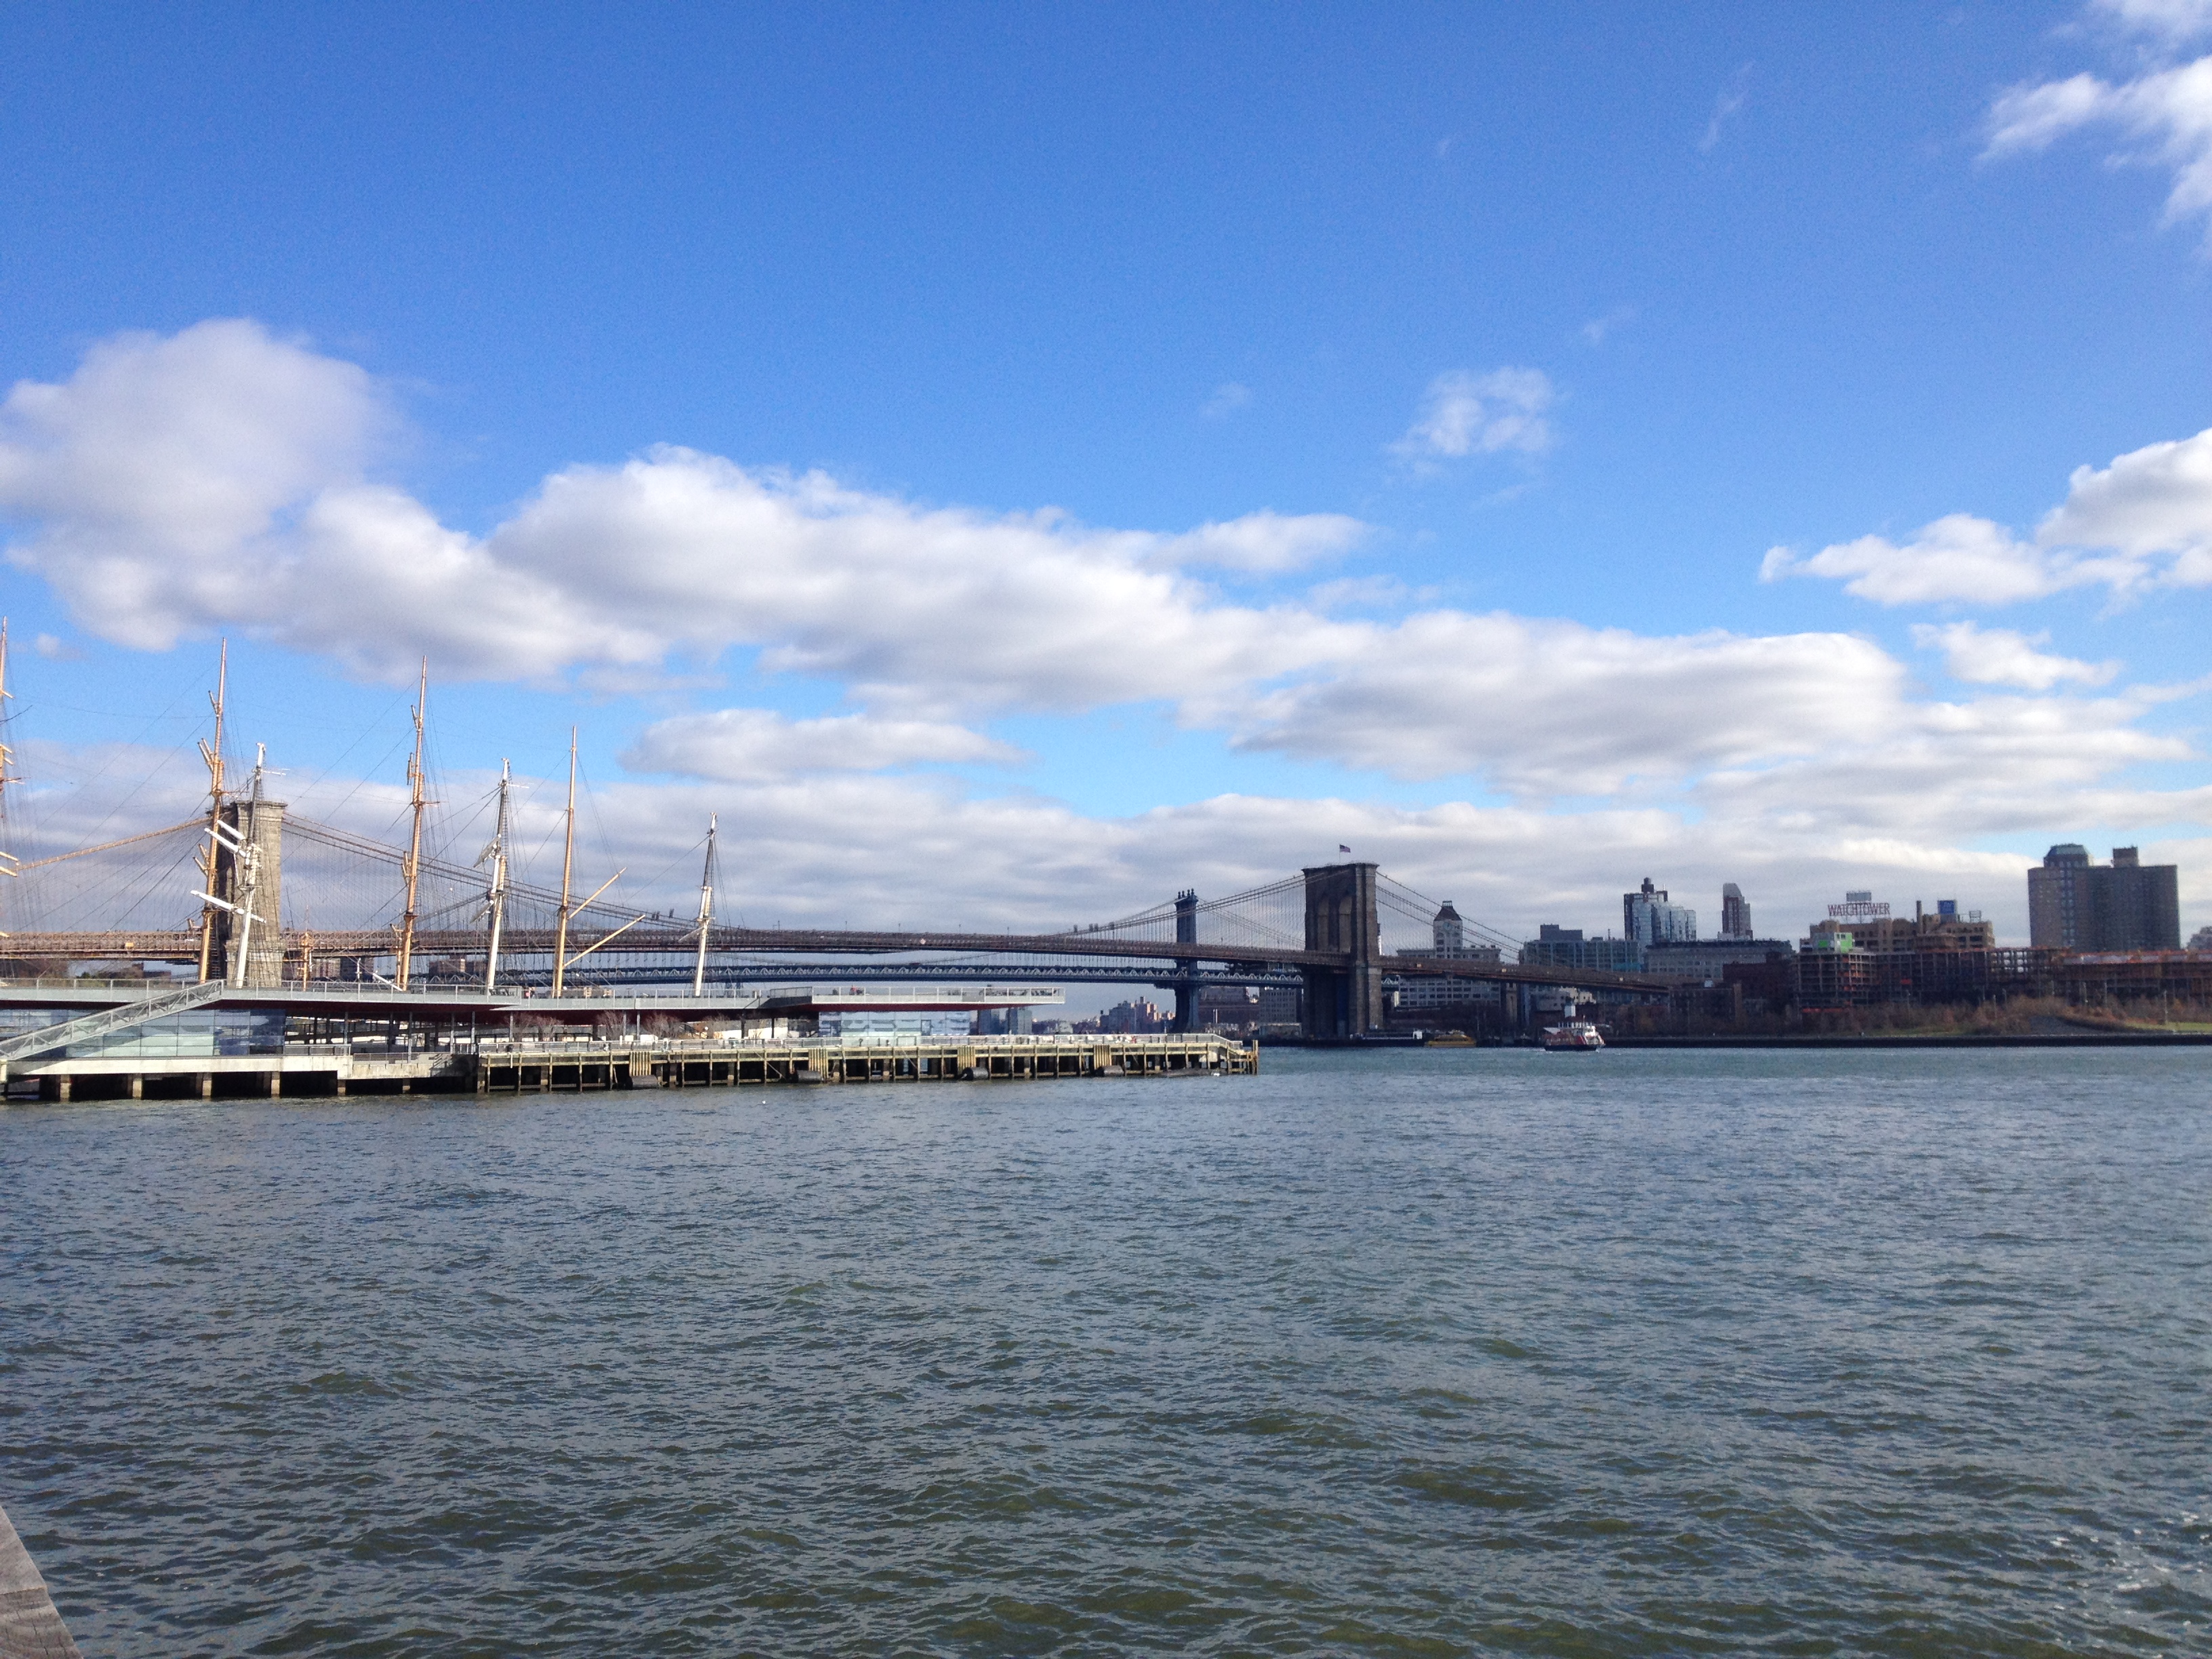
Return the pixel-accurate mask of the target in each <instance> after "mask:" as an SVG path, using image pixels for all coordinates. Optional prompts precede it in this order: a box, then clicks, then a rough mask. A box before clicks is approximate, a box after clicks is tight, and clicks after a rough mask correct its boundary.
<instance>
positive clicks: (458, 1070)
mask: <svg viewBox="0 0 2212 1659" xmlns="http://www.w3.org/2000/svg"><path fill="white" fill-rule="evenodd" d="M1259 1069H1260V1054H1259V1049H1258V1048H1257V1046H1256V1045H1255V1044H1251V1043H1246V1042H1237V1041H1236V1040H1235V1039H1233V1038H1230V1037H1223V1036H1214V1035H1212V1034H1210V1033H1204V1032H1194V1033H1191V1034H1188V1035H1170V1036H1114V1035H1098V1036H1091V1035H1085V1036H985V1037H977V1036H963V1037H935V1038H932V1037H925V1038H921V1039H920V1040H918V1041H917V1040H911V1039H909V1040H905V1041H898V1042H883V1041H880V1040H877V1041H869V1040H866V1039H852V1040H840V1039H837V1038H834V1037H828V1038H824V1037H792V1038H776V1039H754V1040H750V1041H747V1042H553V1043H538V1044H519V1045H514V1046H511V1047H510V1046H507V1045H504V1044H500V1045H489V1044H488V1045H485V1046H484V1047H482V1048H477V1049H474V1050H468V1049H433V1050H428V1051H425V1052H422V1053H419V1054H374V1055H369V1054H353V1053H349V1052H347V1051H346V1050H345V1049H343V1048H340V1047H337V1046H295V1047H288V1048H286V1049H285V1051H284V1052H283V1054H275V1053H271V1054H236V1055H212V1054H180V1055H173V1056H155V1055H150V1054H118V1055H113V1056H103V1057H100V1058H84V1059H76V1060H70V1059H60V1058H56V1059H52V1060H33V1061H30V1062H27V1063H24V1062H18V1063H16V1064H15V1065H14V1066H11V1067H9V1070H8V1072H7V1073H6V1076H7V1081H8V1085H9V1091H10V1093H11V1094H15V1093H16V1091H23V1092H25V1093H27V1091H28V1090H29V1089H30V1088H32V1087H33V1086H34V1087H35V1088H36V1090H37V1091H38V1097H39V1098H40V1099H41V1100H52V1101H68V1100H90V1099H128V1100H143V1099H148V1098H165V1097H166V1098H191V1097H198V1098H199V1099H202V1100H208V1099H212V1098H214V1097H217V1096H261V1097H279V1096H284V1095H308V1096H313V1095H325V1096H328V1095H347V1094H352V1093H356V1092H360V1093H378V1094H391V1093H398V1094H418V1093H419V1094H469V1093H475V1094H479V1095H490V1094H523V1093H537V1092H544V1091H577V1090H596V1089H638V1088H652V1087H659V1088H669V1089H675V1088H702V1087H718V1086H727V1085H752V1084H761V1085H768V1084H819V1083H950V1082H961V1081H973V1082H992V1081H997V1082H1034V1081H1040V1080H1042V1079H1048V1078H1101V1077H1194V1076H1215V1077H1228V1076H1241V1075H1249V1074H1250V1073H1255V1072H1257V1071H1258V1070H1259ZM18 1097H21V1096H20V1095H18Z"/></svg>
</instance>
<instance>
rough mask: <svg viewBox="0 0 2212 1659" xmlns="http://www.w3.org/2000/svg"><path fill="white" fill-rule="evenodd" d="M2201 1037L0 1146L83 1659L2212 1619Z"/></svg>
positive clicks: (44, 1523) (43, 1137) (1306, 1646)
mask: <svg viewBox="0 0 2212 1659" xmlns="http://www.w3.org/2000/svg"><path fill="white" fill-rule="evenodd" d="M2208 1079H2212V1051H2205V1050H2197V1051H2193V1052H2191V1051H2185V1052H2179V1053H2160V1054H2137V1053H2122V1052H2116V1051H2112V1050H2103V1051H2097V1052H2093V1053H2088V1054H2056V1055H2054V1054H2049V1053H2047V1052H2043V1051H2034V1050H2028V1051H2021V1050H2008V1051H2001V1052H1995V1053H1990V1052H1984V1053H1975V1054H1941V1053H1937V1054H1929V1053H1926V1052H1906V1053H1897V1054H1838V1053H1835V1052H1833V1051H1824V1052H1820V1053H1814V1054H1772V1053H1765V1054H1631V1053H1626V1052H1619V1051H1616V1052H1613V1053H1609V1054H1602V1055H1598V1056H1594V1057H1580V1056H1546V1055H1541V1054H1521V1053H1504V1052H1497V1051H1481V1052H1468V1051H1459V1052H1436V1053H1427V1054H1383V1055H1367V1056H1344V1055H1337V1054H1277V1053H1273V1052H1271V1053H1270V1054H1269V1055H1268V1068H1267V1073H1266V1074H1265V1075H1262V1076H1261V1077H1259V1078H1256V1079H1225V1080H1201V1081H1190V1082H1163V1081H1139V1080H1134V1079H1132V1080H1127V1081H1080V1082H1078V1081H1070V1082H1066V1083H1056V1084H1035V1085H1031V1084H1015V1085H1008V1084H1001V1085H951V1084H945V1085H937V1084H920V1085H897V1086H882V1085H878V1086H872V1087H847V1088H824V1089H814V1090H809V1091H795V1090H778V1091H760V1090H757V1089H756V1090H753V1091H746V1092H735V1091H691V1092H689V1093H660V1092H649V1093H638V1094H630V1095H586V1096H580V1097H576V1096H571V1097H530V1098H528V1099H526V1100H523V1101H521V1102H520V1103H494V1104H491V1105H482V1104H478V1103H476V1102H475V1101H473V1100H468V1101H412V1102H410V1101H400V1100H386V1101H365V1100H361V1099H355V1100H352V1101H349V1102H348V1101H325V1102H308V1101H287V1102H276V1103H246V1102H225V1103H214V1104H212V1105H203V1104H200V1103H143V1104H127V1103H115V1104H108V1105H85V1106H75V1107H32V1108H16V1109H11V1110H9V1111H7V1112H6V1113H5V1114H4V1115H0V1217H4V1221H5V1228H4V1233H0V1238H4V1245H0V1248H4V1250H5V1252H6V1261H5V1266H6V1273H5V1277H4V1281H0V1502H4V1503H5V1504H6V1506H7V1508H8V1510H9V1513H10V1514H11V1516H13V1517H14V1519H15V1523H16V1525H17V1527H18V1528H20V1529H21V1532H22V1534H24V1537H25V1540H26V1541H27V1543H28V1544H29V1545H30V1547H31V1548H32V1550H33V1553H34V1554H35V1555H36V1557H37V1558H38V1559H39V1561H40V1565H41V1566H42V1567H43V1569H44V1570H45V1572H46V1577H47V1579H48V1581H49V1582H50V1583H52V1585H53V1587H54V1589H55V1593H56V1599H57V1600H58V1602H59V1603H60V1605H61V1607H62V1609H63V1611H64V1614H65V1615H66V1616H67V1617H68V1619H69V1620H70V1624H71V1626H72V1627H73V1628H74V1629H75V1631H76V1633H77V1636H78V1638H79V1640H80V1641H81V1642H82V1644H84V1646H85V1648H86V1649H87V1650H88V1653H91V1654H93V1655H94V1656H111V1659H120V1656H140V1655H143V1656H154V1655H173V1654H190V1653H256V1654H276V1653H313V1654H343V1655H371V1654H374V1655H396V1654H408V1655H433V1654H435V1655H451V1654H487V1655H489V1654H555V1653H558V1654H574V1655H586V1654H590V1655H613V1654H622V1655H630V1654H641V1655H653V1654H692V1653H699V1654H709V1653H711V1654H724V1653H737V1652H748V1651H750V1652H760V1653H773V1654H796V1653H831V1652H836V1653H861V1652H886V1653H890V1652H896V1653H916V1654H930V1653H942V1654H1001V1653H1003V1654H1017V1653H1054V1652H1066V1653H1114V1652H1132V1653H1133V1652H1157V1651H1172V1650H1188V1651H1194V1652H1206V1653H1224V1654H1230V1653H1237V1654H1291V1653H1330V1654H1334V1653H1348V1652H1362V1651H1371V1652H1381V1653H1391V1654H1456V1653H1490V1652H1499V1653H1528V1654H1562V1655H1566V1654H1577V1655H1579V1654H1590V1655H1612V1654H1622V1655H1626V1654H1662V1653H1663V1654H1684V1653H1729V1652H1747V1651H1759V1652H1774V1653H1789V1654H1820V1653H1838V1652H1844V1653H1881V1654H1928V1655H1935V1654H1957V1653H1989V1654H2036V1655H2041V1654H2057V1653H2101V1652H2138V1651H2159V1650H2178V1651H2187V1650H2197V1651H2205V1650H2212V1641H2208V1639H2207V1635H2206V1632H2207V1625H2208V1621H2212V1579H2208V1577H2207V1574H2206V1571H2205V1569H2206V1567H2207V1565H2208V1563H2212V1546H2209V1544H2208V1539H2212V1528H2208V1517H2212V1423H2209V1422H2208V1404H2212V1402H2209V1401H2208V1396H2207V1381H2208V1370H2212V1346H2208V1339H2212V1133H2208V1127H2207V1125H2208V1108H2212V1081H2208Z"/></svg>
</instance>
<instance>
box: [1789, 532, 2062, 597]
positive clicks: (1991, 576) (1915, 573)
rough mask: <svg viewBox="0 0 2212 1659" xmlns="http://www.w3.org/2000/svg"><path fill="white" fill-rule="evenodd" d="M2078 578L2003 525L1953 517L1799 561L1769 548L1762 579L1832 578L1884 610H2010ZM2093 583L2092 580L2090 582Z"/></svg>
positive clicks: (1845, 544)
mask: <svg viewBox="0 0 2212 1659" xmlns="http://www.w3.org/2000/svg"><path fill="white" fill-rule="evenodd" d="M2070 574H2072V573H2069V572H2068V571H2066V570H2063V569H2062V568H2059V567H2058V566H2057V564H2056V563H2055V562H2053V560H2052V559H2051V556H2049V555H2048V554H2046V553H2045V552H2044V551H2043V550H2041V549H2039V548H2038V547H2036V546H2034V545H2033V544H2030V543H2026V542H2022V541H2021V540H2020V539H2018V538H2016V537H2015V536H2014V535H2013V534H2012V532H2009V531H2008V530H2007V529H2005V527H2004V526H2002V525H1997V524H1992V523H1990V521H1989V520H1987V519H1977V518H1974V517H1972V515H1971V514H1968V513H1949V514H1948V515H1946V516H1945V517H1943V518H1941V519H1938V520H1936V521H1935V522H1934V523H1933V524H1930V525H1927V526H1923V527H1922V529H1921V530H1920V532H1919V533H1918V534H1917V535H1916V536H1914V537H1913V538H1911V540H1910V541H1908V542H1905V543H1904V544H1901V545H1900V544H1898V543H1895V542H1893V541H1890V540H1889V539H1888V538H1886V537H1881V536H1862V537H1860V538H1858V539H1857V541H1851V542H1839V543H1838V544H1835V545H1834V546H1832V547H1824V548H1822V549H1821V550H1820V551H1819V552H1818V553H1815V554H1813V555H1812V556H1809V557H1800V556H1798V555H1797V554H1796V553H1794V552H1793V551H1791V550H1790V549H1789V548H1786V547H1776V548H1770V549H1768V550H1767V554H1766V556H1765V559H1764V560H1762V561H1761V562H1760V563H1759V580H1761V581H1770V582H1771V581H1778V580H1781V579H1782V578H1783V577H1784V576H1828V577H1832V578H1836V579H1838V580H1843V583H1844V592H1847V593H1855V594H1857V596H1858V597H1859V598H1861V599H1872V600H1874V601H1875V603H1877V604H1879V605H1927V604H1931V603H1935V602H1938V601H1942V600H1946V599H1963V600H1970V601H1973V602H1976V603H1978V604H1983V605H2005V604H2008V603H2010V602H2012V601H2013V600H2015V599H2039V598H2041V597H2042V596H2043V595H2045V594H2046V593H2051V592H2057V590H2058V589H2059V588H2060V587H2063V586H2070V585H2071V583H2070V582H2069V575H2070ZM2085 580H2086V579H2085Z"/></svg>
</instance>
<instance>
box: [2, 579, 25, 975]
mask: <svg viewBox="0 0 2212 1659" xmlns="http://www.w3.org/2000/svg"><path fill="white" fill-rule="evenodd" d="M13 695H14V693H12V692H11V691H9V690H8V619H7V618H6V617H0V876H14V875H21V873H22V872H21V871H19V870H18V869H16V867H15V865H16V862H17V860H16V858H15V848H12V847H10V846H9V845H8V842H7V835H8V786H9V784H11V783H15V782H17V781H19V780H18V779H17V778H16V776H15V773H14V771H13V768H14V766H15V750H12V749H10V748H9V746H8V699H9V697H10V696H13ZM5 937H7V936H6V935H5V934H0V939H4V938H5Z"/></svg>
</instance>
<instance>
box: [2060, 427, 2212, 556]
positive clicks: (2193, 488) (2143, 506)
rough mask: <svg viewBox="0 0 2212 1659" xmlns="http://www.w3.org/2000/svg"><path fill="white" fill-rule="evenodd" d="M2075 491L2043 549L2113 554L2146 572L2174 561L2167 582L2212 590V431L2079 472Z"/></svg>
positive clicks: (2070, 483) (2149, 447)
mask: <svg viewBox="0 0 2212 1659" xmlns="http://www.w3.org/2000/svg"><path fill="white" fill-rule="evenodd" d="M2068 486H2069V487H2068V489H2067V493H2066V500H2065V501H2064V503H2063V505H2061V506H2059V507H2057V508H2055V509H2054V510H2053V511H2052V512H2051V514H2050V515H2049V516H2048V517H2047V518H2045V520H2044V521H2043V523H2042V524H2041V525H2040V526H2039V527H2038V529H2037V531H2036V539H2037V540H2038V541H2039V542H2041V543H2043V544H2045V545H2049V546H2057V547H2080V548H2101V549H2109V550H2112V552H2113V553H2116V554H2118V556H2120V557H2121V558H2122V559H2124V560H2128V561H2130V562H2136V563H2138V564H2142V565H2145V566H2148V565H2150V564H2152V563H2154V562H2155V561H2157V560H2159V559H2160V558H2161V557H2166V556H2171V558H2172V566H2171V567H2170V568H2169V570H2168V572H2167V580H2171V581H2172V582H2174V583H2175V584H2177V585H2179V586H2191V587H2202V586H2212V430H2207V431H2203V432H2200V433H2198V434H2197V435H2196V436H2195V437H2193V438H2181V439H2177V440H2174V441H2170V442H2166V443H2155V444H2146V445H2145V446H2144V447H2142V448H2141V449H2137V450H2133V451H2131V452H2130V453H2127V454H2125V455H2122V456H2120V457H2119V458H2118V459H2116V460H2115V461H2113V463H2112V465H2110V466H2108V467H2106V469H2105V470H2104V471H2101V472H2100V471H2097V470H2095V469H2094V468H2092V467H2087V466H2083V467H2077V468H2075V471H2074V474H2073V477H2071V478H2070V479H2069V480H2068Z"/></svg>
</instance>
